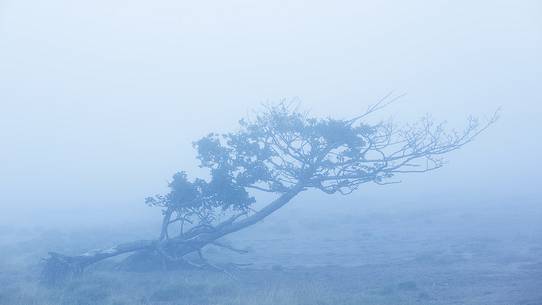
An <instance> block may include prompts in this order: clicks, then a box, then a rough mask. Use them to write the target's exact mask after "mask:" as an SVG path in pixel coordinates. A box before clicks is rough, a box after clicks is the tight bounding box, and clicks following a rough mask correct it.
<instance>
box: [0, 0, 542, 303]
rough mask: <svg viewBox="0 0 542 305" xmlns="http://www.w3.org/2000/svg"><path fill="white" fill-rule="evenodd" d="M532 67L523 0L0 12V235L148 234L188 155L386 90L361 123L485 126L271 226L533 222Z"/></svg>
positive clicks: (536, 26) (314, 199)
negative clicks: (384, 220) (251, 126)
mask: <svg viewBox="0 0 542 305" xmlns="http://www.w3.org/2000/svg"><path fill="white" fill-rule="evenodd" d="M540 54H542V4H541V2H540V1H534V0H533V1H531V0H525V1H510V0H508V1H500V0H497V1H474V2H473V1H389V0H386V1H334V2H329V1H299V0H295V1H267V2H262V1H259V2H254V1H237V0H235V1H197V2H194V1H192V2H186V1H172V0H171V1H170V0H157V1H140V0H135V1H126V0H110V1H104V0H95V1H67V0H50V1H30V0H17V1H15V0H1V1H0V143H1V149H0V193H1V194H2V196H1V199H0V225H1V226H2V227H3V228H35V227H38V228H56V229H59V230H61V231H62V230H63V231H64V232H69V231H70V230H72V229H74V228H79V229H80V228H86V229H89V230H94V229H100V228H103V227H107V228H111V230H112V231H114V232H118V233H122V228H123V227H124V228H134V229H135V230H139V229H140V230H152V229H154V228H156V234H157V233H158V227H157V225H159V222H160V210H159V209H156V208H149V207H147V206H146V205H145V204H144V198H145V197H147V196H151V195H154V194H157V193H163V192H165V191H166V190H167V183H168V181H170V179H171V176H172V174H173V173H175V172H177V171H180V170H184V171H187V172H188V174H189V176H190V177H191V178H195V177H199V176H205V172H204V171H203V170H202V169H200V168H199V167H198V164H199V163H198V160H197V159H196V158H195V156H196V153H195V150H194V148H193V147H192V142H193V141H195V140H197V139H199V138H201V137H202V136H205V135H206V134H208V133H210V132H219V133H222V132H227V131H232V130H236V129H237V128H238V120H239V119H241V118H243V117H246V116H250V115H253V113H254V112H257V111H258V110H261V109H262V106H261V105H262V104H264V103H277V102H280V101H294V102H295V103H298V104H299V107H300V109H303V110H308V111H310V113H311V114H312V115H315V116H321V117H326V116H331V117H337V118H350V117H353V116H355V115H356V114H359V113H362V112H363V111H365V110H366V109H367V107H368V106H369V105H371V104H374V103H375V102H377V101H378V100H379V99H380V98H382V97H383V96H385V95H386V94H388V93H389V92H391V91H393V92H395V94H396V95H401V94H405V95H404V97H402V98H400V99H399V100H398V101H397V102H396V103H394V104H392V105H390V106H389V107H387V108H386V109H384V110H382V111H379V112H378V113H375V114H373V115H372V117H371V120H373V121H376V120H379V119H387V118H393V119H394V120H395V121H397V122H402V123H408V122H412V121H414V120H416V119H417V118H419V117H422V116H424V115H426V114H431V115H432V117H433V118H434V119H435V120H436V121H447V122H448V124H449V126H450V127H459V128H460V127H461V126H463V125H462V124H464V122H465V119H466V118H467V116H468V115H474V116H477V117H479V118H480V119H481V120H484V119H487V118H489V117H490V116H491V115H492V114H493V113H494V112H495V111H496V110H497V109H500V119H499V120H498V121H497V123H496V124H494V125H493V126H491V128H489V129H488V130H487V131H485V132H484V133H483V134H481V135H480V136H479V137H478V138H477V139H476V140H475V141H474V142H473V143H470V144H468V145H466V146H465V147H463V148H462V149H461V150H459V151H455V152H453V153H451V154H449V155H447V160H448V164H447V165H446V166H444V167H443V168H441V169H439V170H437V171H433V172H430V173H424V174H414V175H404V176H401V177H400V180H401V181H402V183H400V184H394V185H386V186H379V185H374V184H366V185H363V186H362V187H361V188H360V189H359V190H358V191H357V192H355V193H354V194H353V195H351V196H346V197H345V196H337V195H333V196H329V195H325V194H323V193H316V192H309V193H307V194H303V196H300V197H299V198H296V199H295V200H293V201H292V202H291V203H289V204H288V206H286V207H285V209H284V210H281V211H280V213H278V214H277V215H276V217H278V218H277V219H287V220H289V221H293V222H296V221H297V219H298V218H296V217H299V215H303V216H302V217H305V218H304V219H312V221H315V222H316V223H317V224H318V221H319V220H318V219H321V224H322V225H325V223H326V221H331V220H329V218H330V217H331V216H330V215H334V213H338V214H341V215H347V216H348V217H353V218H355V219H358V220H357V221H356V222H358V223H363V222H364V221H370V217H369V215H377V214H378V213H388V212H390V211H394V213H395V212H396V213H398V215H407V216H405V217H409V216H408V215H412V214H413V213H417V212H420V211H426V212H427V211H433V210H435V209H437V210H444V211H453V212H454V213H461V212H465V213H470V211H471V210H472V209H476V211H478V212H477V213H481V214H485V213H491V212H492V211H493V212H494V211H498V212H495V213H496V214H495V215H498V216H495V217H496V219H497V220H495V221H494V222H492V223H491V225H492V226H496V227H504V226H510V225H514V224H515V225H520V224H521V223H522V222H525V223H529V224H533V226H534V223H536V219H535V218H536V217H538V216H536V217H535V215H540V213H541V211H542V206H541V205H540V204H541V202H540V198H541V196H542V193H541V190H540V187H539V184H540V179H539V172H540V170H541V169H542V163H541V159H540V156H541V155H542V145H541V144H540V141H539V138H540V134H541V128H540V115H541V114H542V111H541V110H542V106H541V103H542V91H541V86H540V79H541V76H542V56H540ZM375 213H376V214H375ZM273 217H274V216H271V217H270V219H271V220H269V221H270V222H271V223H273V220H272V218H273ZM533 217H535V218H533ZM334 221H336V222H340V220H334ZM500 221H502V222H500ZM467 223H468V221H467ZM473 223H476V224H481V226H482V227H483V224H482V223H483V221H480V220H479V222H476V221H474V222H473ZM473 223H471V224H470V225H474V224H473ZM454 225H456V224H454ZM264 226H265V225H264ZM385 227H386V226H385V225H383V226H382V230H385ZM491 228H493V227H491ZM529 228H531V229H529V230H531V231H528V230H527V231H528V232H529V234H532V236H541V235H542V233H541V231H540V227H529ZM465 229H466V230H469V229H468V225H467V227H466V228H465ZM511 230H512V231H513V229H511ZM260 239H262V240H265V236H263V237H260ZM262 243H264V244H265V242H263V241H262ZM81 247H82V248H85V245H81ZM262 247H263V246H262ZM299 251H301V253H303V249H301V250H299ZM299 251H298V252H299ZM352 255H353V254H352ZM533 304H534V303H533Z"/></svg>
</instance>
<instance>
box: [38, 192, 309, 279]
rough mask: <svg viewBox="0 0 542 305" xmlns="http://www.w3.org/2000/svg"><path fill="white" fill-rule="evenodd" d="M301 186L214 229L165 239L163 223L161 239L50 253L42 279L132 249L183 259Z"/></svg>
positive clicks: (242, 225) (277, 204) (249, 221)
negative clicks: (242, 217) (74, 251)
mask: <svg viewBox="0 0 542 305" xmlns="http://www.w3.org/2000/svg"><path fill="white" fill-rule="evenodd" d="M302 189H303V188H302V187H301V186H299V187H295V188H293V189H292V190H290V191H289V192H287V193H284V194H282V195H281V196H280V197H278V198H277V199H275V200H274V201H272V202H271V203H270V204H268V205H267V206H265V207H264V208H262V209H261V210H260V211H258V212H256V213H255V214H253V215H251V216H249V217H247V218H244V219H241V220H237V218H238V217H232V218H230V219H228V220H226V221H223V222H222V223H219V224H218V225H216V226H215V227H213V228H206V229H193V230H189V231H188V232H186V233H185V234H183V235H180V236H177V237H175V238H170V239H167V238H165V237H166V236H164V235H167V233H164V232H167V228H166V229H165V230H164V227H163V226H162V231H161V234H160V238H159V239H158V240H139V241H134V242H130V243H125V244H120V245H118V246H115V247H113V248H109V249H103V250H93V251H89V252H86V253H84V254H81V255H76V256H67V255H62V254H59V253H55V252H50V253H49V257H48V258H46V259H45V265H44V268H43V270H42V274H41V275H42V282H44V283H47V284H53V285H55V284H57V283H60V282H62V281H64V280H65V279H67V278H70V277H73V276H75V275H78V274H80V273H81V272H83V270H84V269H85V268H86V267H88V266H89V265H91V264H94V263H96V262H98V261H101V260H103V259H106V258H109V257H113V256H117V255H120V254H124V253H129V252H136V251H142V250H147V251H148V250H155V251H157V252H158V253H160V254H162V255H164V256H165V257H166V258H167V259H171V260H175V259H180V260H182V257H183V256H185V255H187V254H189V253H192V252H195V251H199V250H200V249H201V248H203V247H204V246H206V245H208V244H211V243H213V242H215V241H216V240H217V239H219V238H221V237H223V236H225V235H228V234H231V233H234V232H237V231H239V230H242V229H244V228H246V227H249V226H252V225H254V224H255V223H257V222H259V221H261V220H262V219H264V218H265V217H267V216H269V215H270V214H272V213H273V212H275V211H276V210H278V209H280V208H281V207H283V206H284V205H285V204H286V203H288V202H289V201H290V200H291V199H292V198H293V197H295V196H296V195H297V194H299V192H301V191H302ZM167 212H168V211H166V214H165V218H167V220H164V221H165V222H166V221H167V222H169V218H170V217H171V213H167ZM168 253H172V254H174V257H171V256H170V255H168Z"/></svg>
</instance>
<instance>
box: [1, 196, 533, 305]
mask: <svg viewBox="0 0 542 305" xmlns="http://www.w3.org/2000/svg"><path fill="white" fill-rule="evenodd" d="M539 210H540V209H539V208H538V207H537V206H536V205H535V206H532V208H527V207H524V208H523V209H521V210H516V211H511V210H509V209H495V208H494V209H482V208H477V209H472V210H470V211H469V210H466V211H465V210H464V211H462V212H461V213H455V212H451V211H447V210H440V211H439V210H432V211H428V210H423V209H420V210H411V211H409V212H401V213H395V212H390V211H388V212H378V213H373V212H371V213H367V212H366V213H362V214H360V215H358V216H355V217H354V216H350V217H348V216H345V215H343V218H341V221H331V219H337V218H336V217H337V216H336V215H333V217H329V218H326V217H321V218H314V217H300V218H298V219H297V221H288V220H287V219H288V218H287V217H286V216H287V213H288V211H286V212H285V213H284V214H283V215H277V217H274V218H272V220H270V221H266V222H264V223H262V224H260V225H258V226H257V227H255V228H254V229H251V230H249V231H247V232H242V233H240V234H238V235H235V236H233V237H231V239H230V241H231V242H234V243H235V244H237V245H238V246H242V247H244V248H246V249H248V250H249V251H250V253H249V254H246V255H238V254H235V253H228V252H224V250H220V249H218V248H208V249H206V251H205V252H206V255H207V256H208V257H209V259H210V260H212V261H214V262H216V263H217V264H219V265H221V266H224V268H226V270H227V272H226V273H225V272H218V271H215V270H174V271H167V270H158V271H153V272H128V271H120V270H115V266H117V262H116V261H114V260H113V261H112V260H110V261H104V262H103V263H101V264H98V265H96V266H94V267H93V268H91V269H89V270H87V272H85V273H84V274H83V276H81V277H79V278H77V279H74V280H72V281H70V282H68V283H66V284H65V285H64V286H61V287H56V288H47V287H44V286H42V285H41V284H40V283H39V281H38V275H39V267H40V266H39V257H41V256H43V255H44V254H45V253H46V251H48V250H51V249H53V250H61V251H63V252H66V253H77V252H78V251H81V250H82V249H88V248H89V247H90V248H92V247H97V246H100V245H101V246H107V245H109V244H114V243H115V242H117V241H118V240H125V239H127V238H130V234H127V233H124V234H119V235H114V234H110V233H109V234H107V233H105V232H103V231H92V232H86V231H80V232H75V231H73V230H64V231H63V230H56V231H43V230H37V229H35V230H30V229H29V230H21V229H13V228H7V227H4V228H3V229H2V233H1V235H0V236H2V238H1V239H0V242H1V244H0V245H1V247H2V252H0V262H1V263H0V304H6V305H98V304H100V305H102V304H103V305H129V304H157V305H158V304H163V305H174V304H175V305H182V304H183V305H184V304H186V305H211V304H216V305H218V304H220V305H222V304H224V305H225V304H232V305H233V304H239V305H240V304H247V305H249V304H250V305H256V304H262V305H264V304H270V305H271V304H273V305H280V304H288V305H293V304H300V305H324V304H329V305H331V304H333V305H335V304H352V305H354V304H356V305H358V304H375V305H376V304H390V305H391V304H394V305H401V304H443V305H444V304H469V305H471V304H472V305H541V304H542V289H541V288H542V221H540V219H542V215H541V213H540V211H539ZM290 212H291V211H290ZM326 219H328V220H329V221H328V222H326ZM279 224H280V226H279ZM278 227H280V229H277V228H278ZM131 234H134V236H135V235H138V234H140V233H139V232H133V233H131ZM230 262H237V263H251V265H250V266H248V267H243V268H233V267H231V265H228V263H230ZM228 266H230V267H228Z"/></svg>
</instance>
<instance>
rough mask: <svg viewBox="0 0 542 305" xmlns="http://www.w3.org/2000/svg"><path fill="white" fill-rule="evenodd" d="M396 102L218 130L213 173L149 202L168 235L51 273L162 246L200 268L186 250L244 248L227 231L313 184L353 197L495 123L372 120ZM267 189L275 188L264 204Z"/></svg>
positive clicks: (439, 158) (416, 169) (71, 260)
mask: <svg viewBox="0 0 542 305" xmlns="http://www.w3.org/2000/svg"><path fill="white" fill-rule="evenodd" d="M386 105H388V103H386V102H385V101H381V102H379V103H377V104H375V105H373V106H371V107H369V108H368V109H367V110H366V111H365V112H364V113H363V114H361V115H359V116H356V117H354V118H349V119H334V118H315V117H311V116H310V115H308V114H307V113H304V112H300V111H298V110H297V108H296V107H292V106H291V105H288V104H284V103H281V104H278V105H274V106H267V107H265V108H264V110H263V111H261V112H260V113H257V114H256V115H255V117H253V118H252V119H244V120H241V121H240V122H239V124H240V128H239V129H238V130H237V131H234V132H230V133H225V134H216V133H211V134H209V135H207V136H205V137H203V138H202V139H200V140H198V141H196V142H195V143H194V147H195V148H196V149H197V158H198V159H199V161H200V166H201V167H202V168H205V169H207V170H208V171H209V178H208V179H195V180H191V179H189V178H188V176H187V174H186V173H185V172H179V173H177V174H175V175H174V176H173V179H172V181H171V182H170V183H169V189H170V191H169V193H167V194H165V195H156V196H153V197H149V198H147V199H146V203H147V204H148V205H150V206H154V207H158V208H160V209H162V212H163V220H162V225H161V228H160V234H159V236H158V237H157V238H156V239H155V240H139V241H134V242H130V243H126V244H121V245H118V246H116V247H113V248H109V249H101V250H93V251H89V252H87V253H84V254H81V255H76V256H67V255H63V254H59V253H54V252H50V255H49V257H48V258H46V259H45V266H44V269H43V273H42V276H43V279H44V281H46V282H57V281H58V280H61V279H65V278H66V277H68V276H72V275H75V274H78V273H80V272H82V271H83V270H84V268H85V267H87V266H89V265H91V264H93V263H95V262H98V261H100V260H103V259H106V258H109V257H113V256H117V255H120V254H123V253H129V252H135V253H142V252H145V253H153V254H154V255H157V256H160V257H161V258H162V259H163V260H165V261H168V262H183V263H187V264H192V265H194V263H193V262H190V260H188V259H187V258H186V256H187V255H188V254H190V253H199V254H200V255H201V249H202V248H203V247H205V246H208V245H216V246H219V247H225V248H228V249H230V250H233V251H239V250H237V249H235V248H233V247H232V246H231V245H229V244H226V243H224V242H222V241H221V238H222V237H224V236H226V235H228V234H231V233H234V232H236V231H239V230H242V229H245V228H247V227H249V226H252V225H254V224H256V223H257V222H259V221H261V220H262V219H264V218H265V217H267V216H269V215H270V214H272V213H273V212H275V211H276V210H278V209H280V208H281V207H283V206H284V205H285V204H287V203H288V202H289V201H291V200H292V199H293V198H294V197H296V196H297V195H298V194H300V193H301V192H304V191H306V190H308V189H317V190H320V191H322V192H324V193H326V194H335V193H339V194H350V193H352V192H353V191H355V190H356V189H358V187H359V186H360V185H361V184H363V183H368V182H374V183H376V184H388V183H396V182H397V181H396V180H394V179H393V178H395V177H396V176H397V175H401V174H405V173H421V172H427V171H431V170H435V169H437V168H440V167H441V166H442V165H443V164H444V160H443V155H444V154H446V153H448V152H451V151H453V150H456V149H459V148H461V147H462V146H463V145H465V144H467V143H469V142H471V141H472V140H473V139H474V138H475V137H476V136H477V135H478V134H479V133H481V132H482V131H484V130H485V129H486V128H487V127H488V126H490V125H491V124H492V123H493V122H495V120H496V118H497V116H496V115H494V116H492V117H491V118H490V119H489V120H488V121H487V122H484V123H480V122H479V121H478V120H477V119H475V118H469V119H468V121H467V124H466V126H465V127H464V128H463V129H462V130H460V131H456V130H453V129H451V130H449V129H446V128H445V127H444V124H443V123H440V124H437V123H435V122H434V121H433V120H431V119H429V118H428V117H424V118H422V119H421V120H419V121H418V122H416V123H414V124H409V125H403V126H400V127H399V126H398V125H396V124H394V123H393V122H392V121H382V122H378V123H368V122H367V117H368V116H369V115H370V114H372V113H374V112H375V111H377V110H379V109H381V108H383V107H385V106H386ZM258 192H264V193H271V194H273V195H275V198H274V200H271V201H270V202H269V203H267V204H266V205H264V206H263V207H262V208H260V209H256V208H255V206H256V205H255V203H256V199H255V194H257V193H258Z"/></svg>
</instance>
